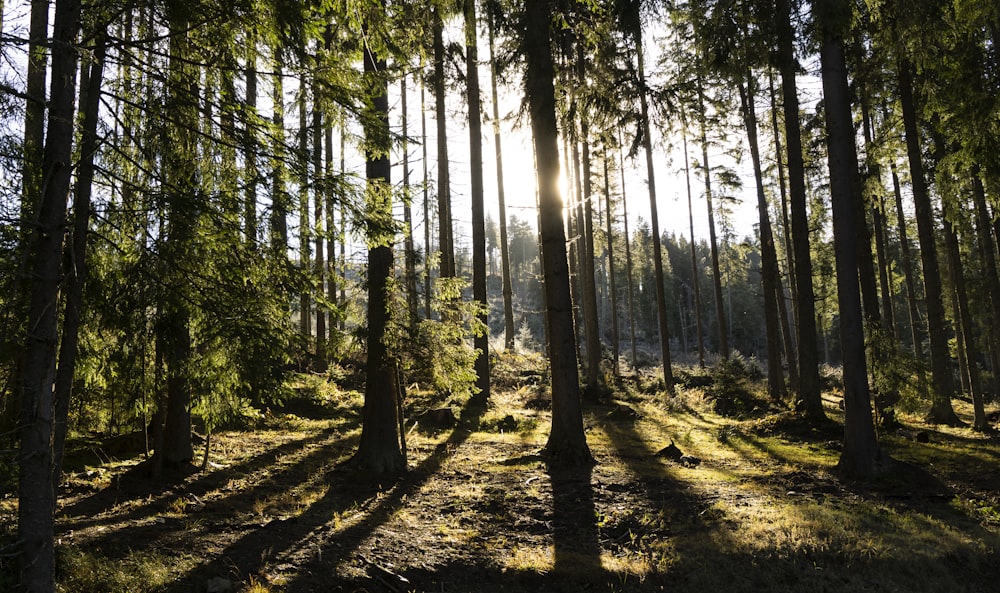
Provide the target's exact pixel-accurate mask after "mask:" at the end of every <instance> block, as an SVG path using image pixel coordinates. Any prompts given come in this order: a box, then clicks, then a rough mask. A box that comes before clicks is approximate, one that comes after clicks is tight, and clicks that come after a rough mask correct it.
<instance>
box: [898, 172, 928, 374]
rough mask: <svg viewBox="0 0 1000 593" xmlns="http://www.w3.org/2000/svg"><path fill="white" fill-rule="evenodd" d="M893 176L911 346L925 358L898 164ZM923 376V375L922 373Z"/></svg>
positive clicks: (917, 354) (919, 356)
mask: <svg viewBox="0 0 1000 593" xmlns="http://www.w3.org/2000/svg"><path fill="white" fill-rule="evenodd" d="M890 170H891V174H892V192H893V196H894V198H895V205H896V234H897V235H898V236H899V251H900V264H901V265H902V268H903V281H904V285H905V286H906V305H907V312H908V314H909V321H910V344H911V345H912V347H913V354H914V355H915V356H916V357H917V358H918V359H920V358H923V336H922V333H921V331H920V326H921V320H920V312H919V311H918V310H917V287H916V283H915V280H914V274H915V272H914V270H913V258H912V255H911V254H910V241H909V239H908V238H907V236H906V234H907V233H906V216H905V213H904V212H903V192H902V190H901V188H900V183H899V173H898V172H897V171H896V164H895V163H893V164H892V165H890ZM921 374H922V373H921Z"/></svg>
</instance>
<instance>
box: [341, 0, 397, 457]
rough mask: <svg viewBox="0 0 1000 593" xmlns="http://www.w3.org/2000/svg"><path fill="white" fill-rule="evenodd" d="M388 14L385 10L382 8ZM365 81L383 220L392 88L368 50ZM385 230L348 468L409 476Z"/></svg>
mask: <svg viewBox="0 0 1000 593" xmlns="http://www.w3.org/2000/svg"><path fill="white" fill-rule="evenodd" d="M383 10H384V8H383ZM364 60H365V78H366V80H367V82H368V88H369V89H370V90H371V92H372V93H373V95H374V96H373V97H372V107H371V109H372V110H373V111H374V113H372V114H371V117H368V118H365V119H366V125H365V139H366V145H367V146H370V147H373V148H369V149H368V151H367V154H366V165H365V174H366V178H367V180H368V208H369V209H370V210H372V211H373V213H375V212H378V213H380V214H382V215H384V213H386V212H391V209H392V200H391V197H390V196H391V194H390V186H389V173H390V171H391V165H390V163H389V157H388V150H386V149H387V148H388V143H389V87H388V83H387V81H386V80H385V78H384V76H385V70H386V61H385V58H383V57H381V56H379V55H376V54H375V51H374V50H373V49H372V48H371V47H370V46H368V45H367V44H366V46H365V48H364ZM386 235H388V233H386V232H385V229H369V237H368V240H369V241H371V242H372V243H374V246H373V247H371V248H369V250H368V336H367V344H368V360H367V362H366V364H365V373H366V377H367V379H366V382H365V403H364V409H363V411H362V422H363V424H362V428H361V440H360V442H359V443H358V451H357V452H356V453H355V454H354V457H353V458H352V459H351V461H350V463H351V465H353V466H354V467H357V468H359V469H364V470H369V471H373V472H376V473H396V472H400V471H405V470H406V463H405V461H404V456H403V451H402V448H401V446H400V436H401V435H400V433H399V426H400V424H399V416H398V410H399V405H398V403H399V399H398V398H399V392H398V390H399V385H398V384H397V381H396V370H395V367H394V365H393V363H392V360H391V358H390V356H389V352H388V350H387V348H386V344H385V333H386V326H387V324H388V323H389V317H390V312H389V277H390V275H391V273H392V259H393V258H392V246H391V245H392V237H391V236H386Z"/></svg>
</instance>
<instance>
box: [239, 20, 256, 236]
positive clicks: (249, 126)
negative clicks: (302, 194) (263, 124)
mask: <svg viewBox="0 0 1000 593" xmlns="http://www.w3.org/2000/svg"><path fill="white" fill-rule="evenodd" d="M245 71H246V89H245V105H244V113H245V115H244V119H243V131H244V134H245V140H244V145H243V152H244V157H243V183H244V184H245V187H246V190H245V191H246V194H245V196H246V197H245V200H246V201H245V203H244V204H243V234H244V236H245V237H246V241H247V243H248V244H249V245H251V246H256V245H257V183H258V177H259V176H260V173H259V172H258V170H257V156H258V152H259V151H258V142H259V141H258V139H257V125H258V124H257V34H256V30H255V29H254V28H251V29H250V30H249V31H248V32H247V39H246V68H245Z"/></svg>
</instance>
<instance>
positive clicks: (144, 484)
mask: <svg viewBox="0 0 1000 593" xmlns="http://www.w3.org/2000/svg"><path fill="white" fill-rule="evenodd" d="M334 432H335V429H333V428H328V429H325V430H322V431H320V432H318V433H316V434H312V435H309V436H307V437H303V438H301V439H295V440H293V441H289V442H287V443H282V444H281V445H278V446H277V447H274V448H272V449H269V450H267V451H264V452H262V453H260V454H259V455H255V456H253V457H251V458H249V459H246V460H244V461H241V462H239V463H237V464H234V465H229V466H226V467H223V468H219V469H215V470H212V471H209V472H198V471H197V470H196V469H195V468H194V467H193V466H191V467H190V468H185V469H179V470H175V471H173V472H169V473H165V474H164V475H162V476H160V477H152V476H151V475H150V473H149V467H148V466H147V465H146V464H139V465H137V466H135V467H133V468H131V469H129V470H128V471H126V472H124V473H122V474H120V475H117V476H115V477H114V478H113V479H112V481H111V484H110V485H109V486H107V487H105V488H103V489H101V490H99V491H97V492H95V493H94V494H92V495H90V496H85V497H82V498H80V499H78V500H76V501H75V502H73V503H71V504H67V505H66V506H64V507H61V508H60V509H59V513H60V515H61V516H63V517H66V519H61V520H60V521H59V526H60V527H61V528H65V529H68V530H71V529H81V528H84V527H88V526H96V525H101V524H106V523H120V522H129V521H132V520H135V519H139V518H143V517H147V516H149V514H150V512H151V509H152V510H154V511H155V509H156V508H157V507H158V506H163V505H165V504H166V502H168V500H169V499H171V498H176V497H177V496H189V497H195V498H204V497H205V495H206V494H207V493H208V492H211V491H213V490H219V489H223V488H225V485H226V484H227V483H228V482H229V481H230V480H232V479H234V478H238V477H243V476H252V475H254V474H257V473H260V472H262V471H264V470H266V469H267V468H271V467H273V466H274V464H275V463H276V461H277V460H279V459H281V458H282V457H284V456H288V455H294V454H296V453H297V452H299V451H302V450H305V449H308V448H309V447H312V446H315V445H319V444H320V443H323V442H324V441H330V438H331V436H333V434H334ZM354 439H356V437H340V438H337V439H336V440H332V441H330V442H328V443H326V444H325V445H322V447H321V448H320V449H319V450H318V451H317V452H315V453H314V454H312V455H310V456H309V457H308V458H306V459H304V460H303V463H304V462H306V461H316V460H317V458H321V456H322V455H330V454H331V453H332V451H334V450H336V449H339V448H345V447H347V446H349V444H350V442H351V441H352V440H354ZM296 465H301V464H296ZM289 471H294V468H289ZM277 478H278V475H274V474H270V473H269V475H268V477H267V478H266V479H265V480H264V481H263V482H260V483H258V484H257V486H256V487H258V488H259V487H261V486H263V485H264V483H271V482H274V481H275V480H276V479H277ZM135 500H143V501H144V504H142V505H134V506H133V508H131V510H129V511H126V512H120V513H114V514H110V515H109V514H108V513H109V512H111V511H113V510H114V509H115V508H116V507H118V506H119V505H120V504H121V503H124V502H127V501H135Z"/></svg>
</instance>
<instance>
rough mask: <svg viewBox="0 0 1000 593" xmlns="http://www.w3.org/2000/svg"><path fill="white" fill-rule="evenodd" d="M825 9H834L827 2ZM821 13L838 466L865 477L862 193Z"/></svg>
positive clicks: (876, 460)
mask: <svg viewBox="0 0 1000 593" xmlns="http://www.w3.org/2000/svg"><path fill="white" fill-rule="evenodd" d="M844 4H846V3H844ZM824 9H825V10H836V8H830V7H829V6H826V7H824ZM824 16H829V15H828V14H824V13H823V12H822V11H821V12H820V14H819V16H818V17H817V20H818V21H819V22H820V24H821V25H825V26H821V29H822V32H823V37H822V42H821V49H820V57H821V61H822V71H823V99H824V105H825V107H826V109H825V111H826V113H825V115H826V129H827V149H828V152H827V156H828V160H829V167H830V196H831V204H832V209H833V236H834V252H835V257H836V267H837V303H838V305H839V311H840V339H841V348H842V358H843V361H844V448H843V450H842V451H841V455H840V461H839V463H838V464H837V467H838V469H839V470H840V471H842V472H844V473H845V474H847V475H849V476H857V477H868V476H873V475H875V474H877V473H879V472H880V471H881V469H882V468H881V461H882V454H881V451H880V448H879V442H878V438H877V436H876V434H875V425H874V422H873V420H872V410H871V399H870V396H869V392H868V371H867V368H866V366H867V365H866V361H865V332H864V319H863V314H862V308H861V294H860V292H861V291H860V285H859V279H858V263H859V262H858V257H859V255H858V249H857V237H858V230H857V226H858V225H861V224H865V223H864V220H856V216H857V214H858V211H859V208H858V207H857V204H858V203H859V202H860V201H861V194H860V182H859V180H858V157H857V148H856V147H855V144H854V126H853V120H852V116H851V96H850V91H849V89H848V85H847V66H846V64H845V60H844V48H843V40H842V38H841V37H840V36H839V34H836V33H834V32H833V31H832V30H831V29H830V25H831V23H830V22H825V21H826V19H824V18H823V17H824Z"/></svg>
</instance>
